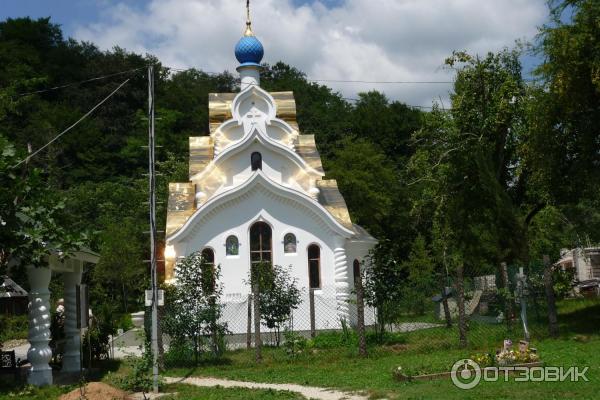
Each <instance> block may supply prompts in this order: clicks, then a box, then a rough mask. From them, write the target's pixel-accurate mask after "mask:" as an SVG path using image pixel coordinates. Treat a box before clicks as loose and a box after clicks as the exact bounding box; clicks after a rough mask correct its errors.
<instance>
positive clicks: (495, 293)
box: [165, 262, 572, 366]
mask: <svg viewBox="0 0 600 400" xmlns="http://www.w3.org/2000/svg"><path fill="white" fill-rule="evenodd" d="M546 268H548V267H546ZM544 269H545V267H544V264H543V263H541V262H540V263H536V264H532V265H530V266H527V267H520V266H517V265H510V266H509V265H505V264H501V265H500V266H498V267H497V268H479V269H475V268H465V270H464V271H463V278H462V285H459V281H461V280H460V279H459V278H458V277H457V274H456V273H448V274H447V275H445V276H442V277H441V278H439V279H435V280H429V281H427V283H428V284H427V285H421V286H413V287H410V283H407V287H406V291H405V293H406V295H405V296H403V298H401V299H400V300H398V301H396V302H394V303H392V304H387V305H386V307H388V308H392V309H393V310H392V311H393V312H391V313H390V312H387V313H382V312H379V310H378V309H376V308H374V307H371V306H369V305H368V304H366V305H365V311H364V325H365V326H366V331H367V335H368V336H369V338H370V339H369V340H367V342H368V343H371V344H373V343H379V344H384V345H385V344H401V345H404V346H406V347H407V348H411V349H412V350H414V351H417V352H418V351H423V352H428V351H433V350H436V349H451V348H460V347H461V346H464V345H465V342H466V346H468V348H471V349H487V351H491V350H492V349H495V348H497V347H499V346H500V345H501V344H502V342H503V340H504V339H506V338H511V339H513V340H521V339H530V340H532V341H535V340H538V339H541V338H543V337H546V336H548V332H549V329H548V304H547V293H546V290H545V289H546V288H545V285H544ZM561 274H562V272H561V271H560V270H557V269H554V272H553V273H552V277H553V283H552V285H553V286H554V287H555V289H554V292H555V293H556V296H557V297H558V298H561V297H562V296H568V295H569V293H568V291H565V292H564V293H560V287H559V286H560V284H561V282H562V281H568V280H569V279H572V277H571V278H569V277H568V276H564V277H563V276H562V275H561ZM460 286H462V289H461V288H460ZM567 286H568V285H567ZM300 297H301V298H300V302H299V304H298V305H297V307H296V308H295V309H294V310H293V311H292V313H291V315H290V316H289V318H287V319H286V320H285V321H284V322H282V323H280V324H278V325H277V326H268V325H267V324H266V323H265V321H264V320H262V321H261V326H260V332H261V341H262V345H263V346H279V345H281V344H282V343H283V342H284V341H285V335H283V333H284V332H294V333H295V334H296V335H299V336H302V337H304V338H307V339H311V338H312V340H313V341H317V342H318V341H319V337H320V336H322V335H328V336H329V337H331V335H335V334H339V335H347V334H348V332H351V335H353V336H356V333H355V332H356V326H357V325H358V319H357V304H356V295H355V293H354V292H353V291H352V292H351V293H350V294H349V296H348V297H347V298H343V299H340V297H339V293H338V292H337V291H336V288H335V287H333V286H332V287H323V288H320V289H316V290H307V289H304V290H303V291H302V293H301V296H300ZM461 298H462V301H461ZM252 300H253V299H252V294H251V293H246V294H238V295H224V296H223V298H222V299H221V303H222V314H221V317H220V322H222V323H224V324H226V326H227V332H228V333H227V334H226V335H224V338H223V344H224V345H225V346H226V348H227V349H228V350H236V349H244V348H251V347H253V346H254V344H255V339H256V338H255V325H254V305H253V301H252ZM461 303H462V307H461ZM461 308H462V310H464V313H463V312H462V311H461ZM388 311H389V310H388ZM461 314H463V315H464V318H463V319H464V324H461V323H460V322H461ZM390 315H391V316H392V317H390ZM461 326H462V327H463V329H461ZM461 338H464V342H461ZM206 339H207V343H208V342H210V337H209V336H208V335H207V336H206ZM165 343H166V344H167V348H168V340H166V341H165ZM353 343H358V341H355V342H353ZM206 351H207V352H208V351H209V346H208V345H207V347H206ZM167 353H169V352H168V351H167ZM167 361H168V362H171V363H172V364H173V365H181V364H183V365H187V364H188V363H190V362H192V361H191V357H189V356H187V357H183V358H181V357H180V358H178V357H176V356H173V357H171V358H169V357H167ZM167 366H171V365H167Z"/></svg>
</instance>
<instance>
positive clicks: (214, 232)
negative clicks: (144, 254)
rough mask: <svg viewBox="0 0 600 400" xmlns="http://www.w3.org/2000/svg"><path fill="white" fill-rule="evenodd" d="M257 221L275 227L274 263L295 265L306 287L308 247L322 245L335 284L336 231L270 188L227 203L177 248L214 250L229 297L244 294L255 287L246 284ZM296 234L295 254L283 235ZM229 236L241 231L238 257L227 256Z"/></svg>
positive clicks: (326, 279) (327, 275)
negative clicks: (251, 235) (252, 231)
mask: <svg viewBox="0 0 600 400" xmlns="http://www.w3.org/2000/svg"><path fill="white" fill-rule="evenodd" d="M267 210H268V211H267ZM257 220H263V221H264V222H266V223H268V224H269V225H270V226H271V229H272V249H273V263H274V264H278V265H282V266H289V265H291V266H292V275H293V276H294V277H296V278H298V282H299V286H300V287H303V288H308V261H307V248H308V246H309V245H310V244H313V243H316V244H317V245H319V247H320V248H321V286H331V287H334V283H335V276H334V259H333V235H332V232H331V231H330V230H329V229H328V228H327V227H325V226H324V225H323V224H322V223H321V222H320V221H319V220H317V219H315V218H314V217H313V216H311V215H310V214H309V213H307V212H306V210H303V209H302V208H299V207H295V206H294V204H293V203H290V202H286V201H283V200H282V199H280V198H277V197H274V196H273V195H271V194H270V193H269V192H267V191H264V190H257V189H254V190H251V191H250V192H249V194H248V195H247V197H244V198H243V199H242V201H241V202H240V203H236V204H231V205H228V206H226V207H223V208H221V209H220V210H218V212H216V213H214V214H212V215H210V216H209V217H208V218H206V219H204V220H202V222H200V223H199V224H198V225H197V227H196V229H194V231H193V233H192V234H190V235H189V236H187V237H186V238H185V239H184V240H182V241H178V242H176V243H174V245H175V250H176V252H177V254H178V255H180V256H185V255H189V254H191V253H193V252H195V251H200V250H202V249H203V248H205V247H210V248H212V249H213V250H214V252H215V263H216V264H220V265H221V282H222V284H223V289H224V290H223V291H224V293H225V295H226V297H227V296H229V297H237V296H242V297H243V296H245V295H246V294H247V293H249V291H250V289H249V287H248V286H247V285H246V284H244V282H243V281H244V280H247V279H248V273H249V269H250V243H249V231H250V226H251V225H252V224H253V223H254V222H256V221H257ZM290 232H291V233H293V234H294V235H296V240H297V244H296V246H297V248H296V253H294V254H286V253H284V248H283V237H284V235H285V234H286V233H290ZM229 235H235V236H237V238H238V240H239V255H237V256H228V255H226V251H225V241H226V239H227V237H228V236H229ZM307 290H308V289H307Z"/></svg>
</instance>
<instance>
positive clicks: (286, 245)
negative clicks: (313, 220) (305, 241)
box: [283, 233, 296, 253]
mask: <svg viewBox="0 0 600 400" xmlns="http://www.w3.org/2000/svg"><path fill="white" fill-rule="evenodd" d="M283 252H284V253H295V252H296V236H295V235H294V234H293V233H287V234H286V235H285V236H284V237H283Z"/></svg>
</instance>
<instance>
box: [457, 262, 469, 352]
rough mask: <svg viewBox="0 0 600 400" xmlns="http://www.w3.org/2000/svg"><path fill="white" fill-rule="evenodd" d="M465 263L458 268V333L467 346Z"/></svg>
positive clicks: (464, 345)
mask: <svg viewBox="0 0 600 400" xmlns="http://www.w3.org/2000/svg"><path fill="white" fill-rule="evenodd" d="M464 285H465V282H464V264H463V263H462V262H460V264H458V267H457V268H456V292H457V293H456V294H457V296H456V297H457V303H458V334H459V342H460V346H461V347H467V316H466V315H465V286H464Z"/></svg>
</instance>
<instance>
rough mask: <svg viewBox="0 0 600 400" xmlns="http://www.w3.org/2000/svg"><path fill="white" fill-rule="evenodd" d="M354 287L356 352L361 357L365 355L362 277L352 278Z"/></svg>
mask: <svg viewBox="0 0 600 400" xmlns="http://www.w3.org/2000/svg"><path fill="white" fill-rule="evenodd" d="M354 288H355V289H356V319H357V328H358V354H359V355H360V356H362V357H366V356H367V341H366V339H365V302H364V295H363V286H362V279H361V277H360V275H359V276H357V277H356V278H355V279H354Z"/></svg>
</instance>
